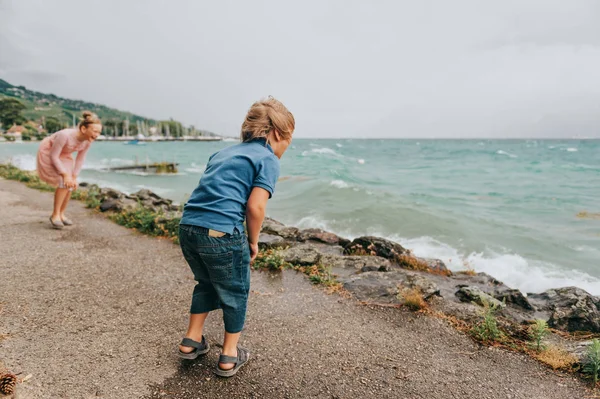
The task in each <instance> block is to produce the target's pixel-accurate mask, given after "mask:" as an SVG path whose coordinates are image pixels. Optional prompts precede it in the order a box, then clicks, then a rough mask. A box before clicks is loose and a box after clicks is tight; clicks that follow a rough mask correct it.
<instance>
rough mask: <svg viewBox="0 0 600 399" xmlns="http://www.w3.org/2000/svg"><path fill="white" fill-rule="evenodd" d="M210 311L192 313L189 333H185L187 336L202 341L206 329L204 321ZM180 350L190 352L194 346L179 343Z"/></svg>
mask: <svg viewBox="0 0 600 399" xmlns="http://www.w3.org/2000/svg"><path fill="white" fill-rule="evenodd" d="M208 313H209V312H206V313H191V314H190V324H189V325H188V330H187V333H185V337H186V338H190V339H193V340H194V341H196V342H202V330H203V329H204V321H205V320H206V316H208ZM179 350H180V351H182V352H183V353H190V352H192V351H193V350H194V348H192V347H190V346H183V345H179Z"/></svg>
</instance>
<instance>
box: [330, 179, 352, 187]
mask: <svg viewBox="0 0 600 399" xmlns="http://www.w3.org/2000/svg"><path fill="white" fill-rule="evenodd" d="M329 185H330V186H333V187H337V188H348V187H350V185H349V184H348V183H346V182H345V181H343V180H333V181H332V182H331V183H329Z"/></svg>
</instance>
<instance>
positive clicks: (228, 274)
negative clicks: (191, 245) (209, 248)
mask: <svg viewBox="0 0 600 399" xmlns="http://www.w3.org/2000/svg"><path fill="white" fill-rule="evenodd" d="M199 255H200V259H202V262H204V264H205V265H206V270H207V272H208V275H209V276H210V279H211V281H225V280H230V279H231V278H232V275H233V252H224V253H220V254H214V253H200V254H199Z"/></svg>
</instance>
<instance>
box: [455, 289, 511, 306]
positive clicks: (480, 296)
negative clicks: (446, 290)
mask: <svg viewBox="0 0 600 399" xmlns="http://www.w3.org/2000/svg"><path fill="white" fill-rule="evenodd" d="M456 296H457V297H458V298H459V299H460V300H461V301H462V302H473V303H476V304H478V305H480V306H483V305H484V303H485V302H487V303H488V304H490V305H495V307H496V308H497V309H502V308H504V307H506V305H505V304H504V303H502V302H500V301H499V300H497V299H496V298H494V297H493V296H491V295H489V294H486V293H485V292H483V291H482V290H480V289H479V288H477V287H472V286H467V287H460V289H459V290H458V291H456Z"/></svg>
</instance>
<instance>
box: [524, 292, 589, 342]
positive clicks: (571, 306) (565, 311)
mask: <svg viewBox="0 0 600 399" xmlns="http://www.w3.org/2000/svg"><path fill="white" fill-rule="evenodd" d="M528 299H529V301H530V302H531V303H532V304H533V305H534V306H535V307H536V308H538V309H539V310H547V311H549V312H550V313H551V314H550V319H549V320H548V325H549V326H550V327H553V328H556V329H559V330H563V331H570V332H573V331H591V332H595V333H598V332H600V301H598V298H596V297H594V296H592V295H590V294H589V293H588V292H586V291H585V290H582V289H581V288H577V287H565V288H557V289H551V290H548V291H545V292H543V293H541V294H528Z"/></svg>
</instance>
